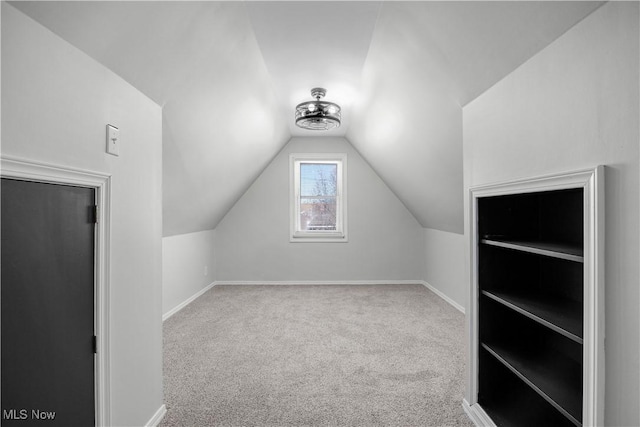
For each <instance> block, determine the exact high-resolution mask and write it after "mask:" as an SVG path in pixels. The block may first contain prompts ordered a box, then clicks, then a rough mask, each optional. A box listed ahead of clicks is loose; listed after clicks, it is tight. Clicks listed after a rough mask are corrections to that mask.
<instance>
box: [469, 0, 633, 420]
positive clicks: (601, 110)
mask: <svg viewBox="0 0 640 427" xmlns="http://www.w3.org/2000/svg"><path fill="white" fill-rule="evenodd" d="M638 6H639V4H638V3H637V2H611V3H608V4H606V5H604V6H603V7H602V8H600V9H598V10H597V11H595V12H594V13H593V14H592V15H590V16H588V17H587V18H586V19H585V20H584V21H582V22H581V23H579V24H578V25H577V26H576V27H574V28H573V29H571V30H570V31H568V32H567V33H566V34H564V35H563V36H562V37H560V38H559V39H558V40H557V41H555V42H554V43H552V44H551V45H550V46H548V47H547V48H546V49H544V50H543V51H541V52H540V53H539V54H537V55H536V56H534V57H533V58H532V59H530V60H529V61H528V62H526V63H525V64H524V65H522V66H521V67H520V68H519V69H517V70H516V71H514V72H513V73H512V74H510V75H509V76H507V77H506V78H505V79H503V80H502V81H501V82H499V83H498V84H496V85H495V86H494V87H493V88H491V89H490V90H489V91H487V92H486V93H484V94H483V95H481V96H480V97H479V98H477V99H476V100H475V101H473V102H471V103H470V104H469V105H467V106H466V107H465V108H464V110H463V115H464V117H463V121H464V161H465V187H469V186H472V185H478V184H486V183H491V182H495V181H505V180H512V179H514V178H522V177H531V176H537V175H543V174H549V173H555V172H562V171H570V170H575V169H581V168H587V167H593V166H595V165H598V164H604V165H606V166H607V170H606V173H605V179H606V188H605V192H606V226H605V233H606V242H605V253H606V260H605V264H606V280H605V281H606V283H605V299H606V302H605V305H606V308H605V310H606V314H605V319H606V320H605V321H606V342H605V351H606V373H605V375H606V395H605V400H606V402H605V421H606V425H611V426H637V425H640V413H639V410H640V409H639V405H638V402H640V393H639V390H638V388H639V385H640V357H639V346H638V341H639V334H638V329H639V325H640V316H639V308H638V307H639V304H638V301H639V298H640V294H639V288H640V286H639V281H640V278H639V270H638V259H639V251H638V245H639V243H638V242H639V234H640V230H639V218H640V211H639V207H638V200H639V197H638V196H639V191H638V190H639V184H638V182H639V178H640V176H639V168H638V162H639V154H640V153H639V134H638V128H639V116H640V111H639V106H638V104H639V101H640V99H639V94H638V92H639V60H640V58H639V29H638V21H639V14H638Z"/></svg>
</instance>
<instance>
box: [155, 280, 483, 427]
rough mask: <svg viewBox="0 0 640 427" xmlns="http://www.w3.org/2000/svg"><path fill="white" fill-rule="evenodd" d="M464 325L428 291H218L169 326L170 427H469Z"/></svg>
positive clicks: (166, 351) (367, 288)
mask: <svg viewBox="0 0 640 427" xmlns="http://www.w3.org/2000/svg"><path fill="white" fill-rule="evenodd" d="M463 335H464V317H463V315H462V314H461V313H460V312H458V311H456V310H455V309H454V308H453V307H451V306H450V305H449V304H447V303H446V302H444V301H443V300H442V299H440V298H439V297H437V296H436V295H434V294H433V293H432V292H431V291H429V290H428V289H426V288H425V287H423V286H421V285H372V286H335V285H332V286H307V285H304V286H216V287H214V288H213V289H211V290H210V291H208V292H207V293H206V294H204V295H203V296H202V297H200V298H198V299H197V300H196V301H194V302H193V303H191V304H190V305H189V306H187V307H186V308H184V309H183V310H182V311H180V312H178V313H177V314H175V315H174V316H173V317H171V318H170V319H168V320H167V321H166V322H165V323H164V381H165V382H164V385H165V403H166V405H167V410H168V411H167V414H166V415H165V418H164V420H163V421H162V423H161V424H160V425H161V426H162V427H170V426H185V427H187V426H188V427H198V426H472V424H471V422H470V421H469V419H468V418H467V417H466V415H465V413H464V411H463V409H462V397H463V390H464V379H463V372H464V342H463Z"/></svg>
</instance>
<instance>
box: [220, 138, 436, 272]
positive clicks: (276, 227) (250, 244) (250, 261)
mask: <svg viewBox="0 0 640 427" xmlns="http://www.w3.org/2000/svg"><path fill="white" fill-rule="evenodd" d="M306 152H325V153H332V152H333V153H347V156H348V159H347V165H348V166H347V185H348V190H347V192H348V196H347V200H348V201H347V209H348V233H349V241H348V243H290V242H289V154H290V153H306ZM423 259H424V240H423V232H422V227H421V226H420V225H419V224H418V222H417V221H416V220H415V218H414V217H413V216H412V215H411V214H410V213H409V211H407V209H406V208H405V207H404V205H403V204H402V203H401V202H400V201H399V200H398V199H397V197H396V196H395V195H394V194H393V193H392V192H391V191H390V190H389V189H388V188H387V187H386V185H385V184H384V183H383V182H382V180H381V179H380V178H379V177H378V176H377V175H376V174H375V172H374V171H373V170H372V169H371V168H370V167H369V165H368V164H367V163H366V162H365V161H364V160H363V159H362V157H360V155H359V154H358V153H357V152H356V151H355V149H354V148H353V147H352V146H351V144H349V142H348V141H347V140H346V139H344V138H332V137H307V138H293V139H291V141H290V142H289V143H288V144H287V145H286V146H285V147H284V149H283V150H282V151H281V152H280V153H279V154H278V155H277V156H276V158H275V159H274V160H273V161H272V162H271V164H270V165H269V166H268V167H267V168H266V169H265V171H264V172H263V173H262V175H261V176H260V177H259V178H258V179H257V180H256V181H255V182H254V183H253V185H252V186H251V187H250V188H249V190H248V191H247V192H246V193H245V194H244V196H243V197H242V198H241V199H240V200H239V201H238V203H236V205H235V206H234V207H233V208H232V209H231V210H230V211H229V213H228V214H227V215H226V216H225V217H224V219H223V220H222V221H221V222H220V224H219V225H218V227H217V228H216V260H217V266H218V270H217V280H221V281H306V280H311V281H313V280H319V281H341V280H421V279H422V262H423V261H422V260H423Z"/></svg>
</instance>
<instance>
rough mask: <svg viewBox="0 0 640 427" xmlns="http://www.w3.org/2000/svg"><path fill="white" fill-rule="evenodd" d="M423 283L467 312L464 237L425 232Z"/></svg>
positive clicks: (467, 282)
mask: <svg viewBox="0 0 640 427" xmlns="http://www.w3.org/2000/svg"><path fill="white" fill-rule="evenodd" d="M424 237H425V251H426V252H425V258H424V280H425V281H426V282H427V283H429V284H430V285H431V286H432V287H434V288H436V289H437V290H438V291H440V292H442V293H443V294H444V295H445V296H446V297H447V298H449V299H451V300H452V301H453V302H455V303H456V304H457V305H458V306H459V307H462V308H464V309H465V310H466V308H467V300H468V294H469V276H467V275H466V271H467V269H466V265H465V263H466V262H467V261H468V256H466V254H467V252H466V249H467V244H466V240H465V236H464V234H457V233H448V232H446V231H440V230H434V229H431V228H425V229H424Z"/></svg>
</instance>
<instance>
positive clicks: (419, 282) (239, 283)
mask: <svg viewBox="0 0 640 427" xmlns="http://www.w3.org/2000/svg"><path fill="white" fill-rule="evenodd" d="M218 285H227V286H228V285H233V286H243V285H271V286H274V285H283V286H286V285H423V286H425V287H426V288H427V289H429V290H430V291H432V292H433V293H434V294H436V295H437V296H439V297H440V298H442V299H443V300H445V301H446V302H448V303H449V304H451V305H452V306H453V307H454V308H455V309H456V310H458V311H460V312H461V313H462V314H464V312H465V310H464V307H462V306H461V305H460V304H458V303H457V302H455V301H454V300H452V299H451V298H449V297H448V296H447V295H445V294H444V293H442V292H441V291H439V290H438V289H436V288H434V287H433V286H432V285H431V284H430V283H427V282H425V281H424V280H277V281H276V280H272V281H270V280H217V281H215V282H213V283H210V284H209V285H207V286H206V287H205V288H203V289H201V290H200V291H198V292H197V293H195V294H194V295H192V296H191V297H189V298H187V299H186V300H184V301H183V302H181V303H180V304H178V305H177V306H175V307H174V308H172V309H171V310H169V311H168V312H166V313H165V314H163V315H162V321H163V322H164V321H165V320H167V319H168V318H170V317H171V316H173V315H174V314H176V313H177V312H179V311H180V310H182V309H183V308H185V307H186V306H187V305H189V304H191V303H192V302H193V301H194V300H195V299H196V298H198V297H199V296H201V295H202V294H204V293H205V292H207V291H208V290H209V289H211V288H212V287H214V286H218Z"/></svg>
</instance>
